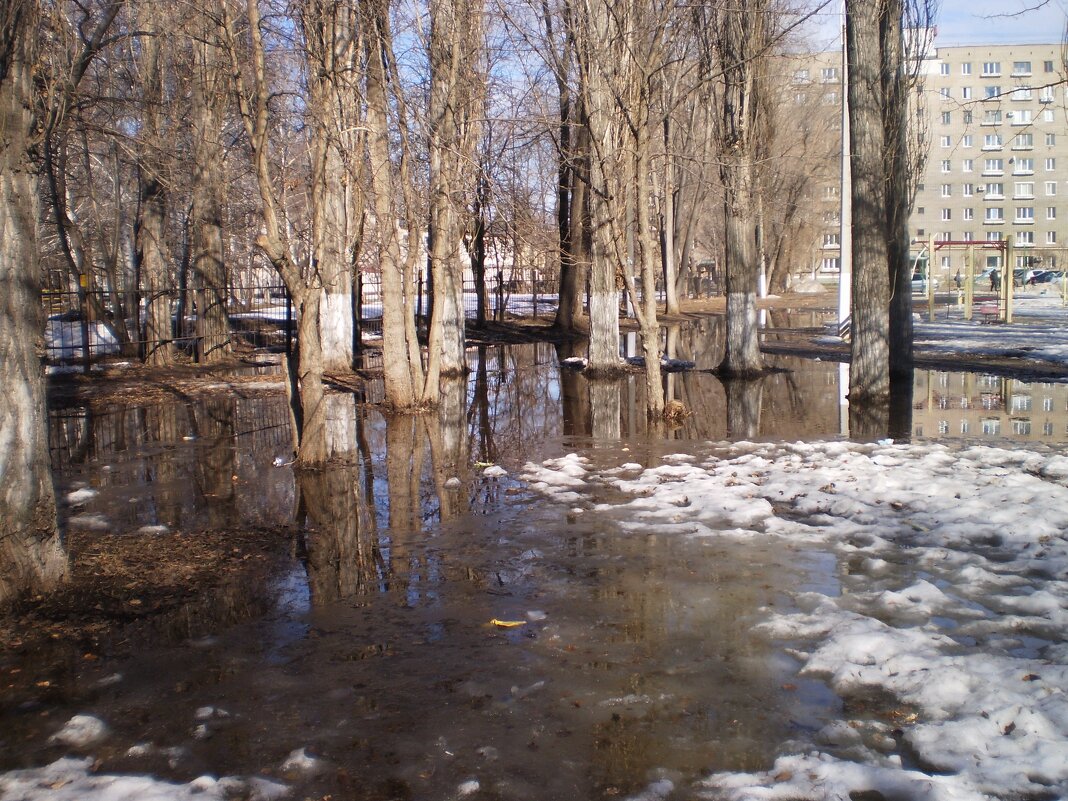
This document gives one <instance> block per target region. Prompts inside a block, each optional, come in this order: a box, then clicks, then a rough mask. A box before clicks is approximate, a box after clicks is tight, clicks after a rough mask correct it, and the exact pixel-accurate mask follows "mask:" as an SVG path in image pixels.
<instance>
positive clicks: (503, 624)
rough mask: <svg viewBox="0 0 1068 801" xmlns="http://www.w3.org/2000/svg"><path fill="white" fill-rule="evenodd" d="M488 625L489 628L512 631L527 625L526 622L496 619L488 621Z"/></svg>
mask: <svg viewBox="0 0 1068 801" xmlns="http://www.w3.org/2000/svg"><path fill="white" fill-rule="evenodd" d="M490 625H491V626H497V627H498V628H502V629H514V628H515V627H516V626H525V625H527V621H525V620H498V619H497V618H493V620H491V621H490Z"/></svg>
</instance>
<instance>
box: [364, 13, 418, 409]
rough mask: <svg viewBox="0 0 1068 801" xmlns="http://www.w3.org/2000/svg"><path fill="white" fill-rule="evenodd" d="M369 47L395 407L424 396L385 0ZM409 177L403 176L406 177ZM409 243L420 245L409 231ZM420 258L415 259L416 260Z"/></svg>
mask: <svg viewBox="0 0 1068 801" xmlns="http://www.w3.org/2000/svg"><path fill="white" fill-rule="evenodd" d="M365 4H366V8H367V11H366V15H365V23H364V24H365V25H366V26H367V27H368V28H370V30H368V31H367V33H366V38H365V49H366V56H367V90H366V103H367V108H366V120H367V123H366V124H367V150H368V162H369V167H368V169H369V172H370V181H369V183H370V193H371V196H372V203H373V207H374V215H375V226H376V233H377V236H378V239H379V264H380V269H381V275H382V368H383V376H384V383H385V394H386V403H387V405H389V406H391V407H393V408H394V409H412V408H414V407H415V406H416V405H417V402H418V400H419V390H420V387H421V385H422V383H423V375H422V369H421V364H418V363H415V362H413V361H412V360H411V354H412V352H413V349H414V350H415V352H416V353H418V342H414V343H412V342H409V337H411V336H412V335H413V334H414V322H413V323H411V324H409V321H408V320H407V319H406V317H412V318H413V320H414V307H412V306H411V304H410V303H409V300H410V295H411V289H410V288H406V287H405V276H406V270H405V265H404V258H403V257H402V254H401V248H400V241H399V239H398V231H397V214H396V211H395V207H394V202H395V199H396V189H397V187H396V185H395V182H394V180H393V163H392V160H391V158H390V147H391V144H390V131H389V99H388V94H387V81H388V67H387V65H386V63H385V61H384V59H386V58H388V57H389V55H388V54H389V53H390V52H392V42H391V38H390V33H389V19H388V13H387V9H386V8H385V7H384V4H383V3H382V2H381V0H365ZM401 180H403V179H401ZM408 244H409V248H410V249H413V248H418V242H417V241H412V237H411V232H409V243H408ZM413 263H414V262H413Z"/></svg>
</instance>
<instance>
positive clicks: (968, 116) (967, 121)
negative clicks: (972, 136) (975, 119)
mask: <svg viewBox="0 0 1068 801" xmlns="http://www.w3.org/2000/svg"><path fill="white" fill-rule="evenodd" d="M964 124H965V125H971V124H972V113H971V112H970V111H965V112H964Z"/></svg>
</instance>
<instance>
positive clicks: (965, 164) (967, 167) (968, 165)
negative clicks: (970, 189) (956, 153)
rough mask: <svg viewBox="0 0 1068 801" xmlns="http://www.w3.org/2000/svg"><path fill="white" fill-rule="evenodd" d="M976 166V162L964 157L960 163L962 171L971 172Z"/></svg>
mask: <svg viewBox="0 0 1068 801" xmlns="http://www.w3.org/2000/svg"><path fill="white" fill-rule="evenodd" d="M974 166H975V162H974V161H972V160H971V159H964V160H963V161H962V162H961V163H960V169H961V172H971V171H972V169H973V167H974Z"/></svg>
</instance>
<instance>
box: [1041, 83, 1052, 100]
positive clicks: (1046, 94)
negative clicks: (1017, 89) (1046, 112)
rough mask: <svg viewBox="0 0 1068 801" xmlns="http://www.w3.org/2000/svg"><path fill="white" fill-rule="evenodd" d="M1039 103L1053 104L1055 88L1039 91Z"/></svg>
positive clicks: (1047, 87) (1044, 87) (1044, 88)
mask: <svg viewBox="0 0 1068 801" xmlns="http://www.w3.org/2000/svg"><path fill="white" fill-rule="evenodd" d="M1038 102H1039V103H1052V102H1053V87H1052V86H1043V87H1042V88H1041V89H1039V90H1038Z"/></svg>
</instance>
